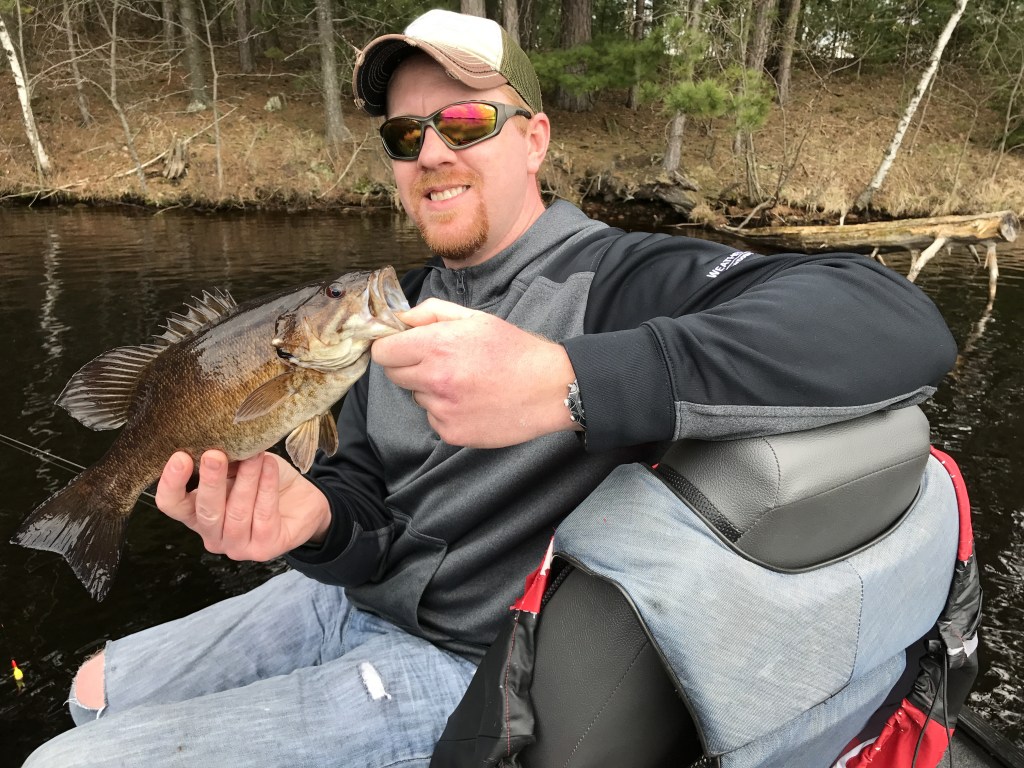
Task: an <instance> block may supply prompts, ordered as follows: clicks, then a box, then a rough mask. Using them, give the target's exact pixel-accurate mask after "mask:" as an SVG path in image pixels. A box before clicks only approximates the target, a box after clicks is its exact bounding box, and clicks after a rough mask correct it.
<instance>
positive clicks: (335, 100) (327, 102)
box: [316, 0, 352, 152]
mask: <svg viewBox="0 0 1024 768" xmlns="http://www.w3.org/2000/svg"><path fill="white" fill-rule="evenodd" d="M332 6H333V1H332V0H316V26H317V33H318V35H319V38H320V74H321V77H322V82H323V86H324V108H325V111H326V113H327V143H328V144H329V145H330V146H331V149H332V150H333V151H334V152H337V151H338V149H339V148H340V147H341V143H342V142H343V141H348V140H349V139H351V138H352V134H351V132H350V131H349V130H348V128H346V127H345V119H344V117H343V116H342V114H341V89H340V88H339V87H338V55H337V52H336V51H335V49H334V14H333V13H332V12H331V11H332Z"/></svg>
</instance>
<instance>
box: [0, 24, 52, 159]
mask: <svg viewBox="0 0 1024 768" xmlns="http://www.w3.org/2000/svg"><path fill="white" fill-rule="evenodd" d="M0 47H2V48H3V49H4V53H5V54H7V62H8V63H9V64H10V65H11V74H13V75H14V85H15V87H16V88H17V89H18V101H19V103H20V104H21V118H22V121H23V122H24V123H25V135H26V136H27V137H28V143H29V146H30V147H31V149H32V155H33V157H35V161H36V170H37V171H38V172H39V174H40V175H45V174H47V173H49V172H50V158H49V157H48V156H47V154H46V150H45V149H44V148H43V142H42V141H41V140H40V139H39V130H38V129H37V128H36V118H35V115H34V114H33V113H32V102H31V97H30V95H29V90H28V79H27V78H26V77H25V72H24V70H23V69H22V67H21V60H20V59H19V58H18V52H17V51H16V50H15V49H14V42H13V41H12V40H11V35H10V33H9V32H8V31H7V25H6V24H5V23H4V19H3V17H2V16H0Z"/></svg>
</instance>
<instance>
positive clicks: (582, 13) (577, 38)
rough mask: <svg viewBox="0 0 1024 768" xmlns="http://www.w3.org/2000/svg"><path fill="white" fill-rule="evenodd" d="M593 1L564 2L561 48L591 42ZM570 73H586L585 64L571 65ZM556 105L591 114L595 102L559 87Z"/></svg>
mask: <svg viewBox="0 0 1024 768" xmlns="http://www.w3.org/2000/svg"><path fill="white" fill-rule="evenodd" d="M592 7H593V3H592V0H562V31H561V47H562V48H563V49H566V50H568V49H569V48H572V47H573V46H576V45H582V44H584V43H589V42H590V39H591V37H590V35H591V28H592V25H591V19H592ZM568 71H569V72H572V73H574V74H583V73H585V72H586V66H585V65H583V64H575V65H570V66H569V67H568ZM555 103H556V104H558V106H559V107H561V108H562V109H564V110H566V111H567V112H589V111H590V110H591V109H593V107H594V101H593V99H592V98H591V96H590V94H589V93H573V92H572V91H569V90H568V89H566V88H563V87H559V89H558V93H557V94H556V95H555Z"/></svg>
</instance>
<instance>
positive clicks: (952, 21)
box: [854, 0, 967, 210]
mask: <svg viewBox="0 0 1024 768" xmlns="http://www.w3.org/2000/svg"><path fill="white" fill-rule="evenodd" d="M966 7H967V0H957V4H956V8H955V9H954V10H953V15H952V16H950V17H949V21H948V22H947V23H946V28H945V29H944V30H942V34H941V35H939V40H938V42H937V43H936V44H935V51H934V52H933V53H932V58H931V60H930V61H929V62H928V68H927V69H926V70H925V73H924V74H923V75H922V76H921V80H920V82H919V83H918V84H917V90H916V91H914V95H913V97H912V98H911V99H910V104H908V105H907V111H906V112H905V113H904V114H903V118H902V119H901V120H900V123H899V125H898V126H896V134H895V135H894V136H893V137H892V143H891V144H890V145H889V149H888V150H887V151H886V153H885V157H883V158H882V163H881V165H879V166H878V171H876V172H875V177H874V178H873V179H872V180H871V183H870V184H868V185H867V187H865V188H864V191H863V192H861V193H860V197H858V198H857V202H856V203H855V204H854V207H855V208H857V209H861V210H863V209H865V208H868V207H870V205H871V200H872V198H874V195H875V193H876V192H877V191H878V190H879V188H881V186H882V183H883V182H884V181H885V177H886V176H887V175H888V174H889V169H890V168H892V164H893V163H894V162H895V160H896V154H897V153H898V152H899V151H900V145H901V144H902V143H903V137H904V136H905V135H906V133H907V128H909V127H910V121H911V120H913V119H914V113H915V112H916V111H917V106H918V104H920V103H921V99H922V98H923V97H924V94H925V92H926V91H927V90H928V87H929V86H930V85H931V83H932V78H933V77H935V71H936V70H937V69H938V68H939V60H940V59H942V52H943V51H944V50H945V48H946V43H948V42H949V38H950V37H952V35H953V30H954V29H955V28H956V25H957V23H958V22H959V21H960V17H961V16H963V14H964V9H965V8H966Z"/></svg>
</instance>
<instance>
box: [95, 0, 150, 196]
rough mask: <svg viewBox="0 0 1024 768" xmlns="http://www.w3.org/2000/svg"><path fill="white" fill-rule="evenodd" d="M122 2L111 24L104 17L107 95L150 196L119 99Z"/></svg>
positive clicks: (112, 14) (115, 5) (143, 187)
mask: <svg viewBox="0 0 1024 768" xmlns="http://www.w3.org/2000/svg"><path fill="white" fill-rule="evenodd" d="M119 4H120V0H114V1H113V4H112V6H111V11H110V24H109V25H107V20H106V17H105V16H104V17H103V24H104V26H106V27H107V32H108V33H109V35H110V57H109V59H108V61H107V65H108V67H109V68H110V91H109V92H108V93H107V97H108V98H109V99H110V106H112V107H113V108H114V112H115V113H116V114H117V119H118V120H119V121H120V123H121V130H122V132H123V133H124V143H125V145H126V146H127V147H128V154H129V155H131V158H132V162H133V163H135V174H136V176H137V177H138V179H139V188H140V189H141V190H142V194H143V195H146V194H148V191H147V189H146V174H145V173H144V172H143V170H142V163H141V162H140V160H139V153H138V152H136V151H135V140H134V139H132V130H131V128H130V127H129V125H128V118H127V116H126V115H125V113H124V109H122V108H121V102H120V101H118V98H117V12H118V10H119V8H118V5H119ZM99 8H100V13H102V12H103V6H102V5H100V6H99Z"/></svg>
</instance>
